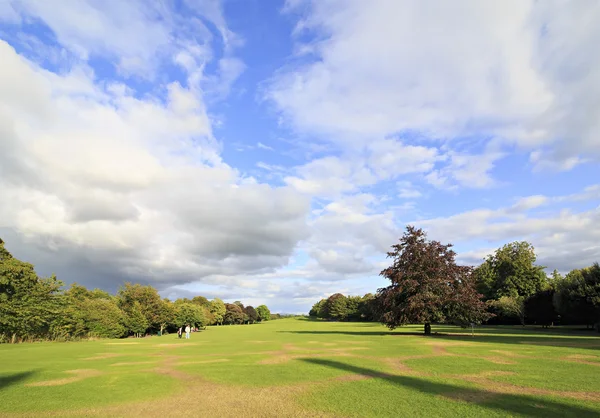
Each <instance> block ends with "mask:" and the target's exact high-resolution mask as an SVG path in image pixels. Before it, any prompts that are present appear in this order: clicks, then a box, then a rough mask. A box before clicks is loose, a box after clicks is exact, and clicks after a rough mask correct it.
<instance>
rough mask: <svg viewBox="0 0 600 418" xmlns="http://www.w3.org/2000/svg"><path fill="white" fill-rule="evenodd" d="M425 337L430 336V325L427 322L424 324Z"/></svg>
mask: <svg viewBox="0 0 600 418" xmlns="http://www.w3.org/2000/svg"><path fill="white" fill-rule="evenodd" d="M425 335H431V324H430V323H429V322H427V323H426V324H425Z"/></svg>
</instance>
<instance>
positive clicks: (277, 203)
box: [0, 41, 309, 287]
mask: <svg viewBox="0 0 600 418" xmlns="http://www.w3.org/2000/svg"><path fill="white" fill-rule="evenodd" d="M0 61H2V63H3V65H2V66H0V98H1V100H0V121H2V123H0V130H1V134H0V149H1V151H0V188H1V189H2V191H3V199H2V202H4V204H0V220H1V221H0V228H4V229H7V228H8V229H7V230H13V231H16V232H17V233H18V235H19V236H20V237H21V238H23V237H24V239H26V241H27V242H28V243H29V245H40V246H42V247H46V249H47V250H52V249H55V250H56V249H60V251H61V257H63V259H65V260H72V263H74V264H75V265H79V264H81V263H83V260H91V263H92V264H94V267H93V268H91V269H89V270H90V275H92V276H93V273H92V272H91V271H93V270H94V269H95V270H96V271H99V270H103V271H104V273H103V274H98V277H102V278H103V280H105V282H104V284H103V286H105V287H110V286H112V285H114V283H119V282H122V280H123V279H124V278H134V279H136V280H143V281H154V282H156V283H157V285H159V286H165V285H166V284H168V283H176V282H186V281H193V280H203V278H204V277H208V276H210V275H213V274H216V273H219V274H231V275H233V276H235V275H237V274H240V273H242V272H243V273H252V272H262V271H269V270H273V269H275V268H277V267H280V266H283V265H286V264H287V261H288V259H289V257H290V256H291V254H292V252H293V251H294V248H295V247H296V245H297V242H298V241H299V240H301V239H303V238H304V237H306V236H307V227H306V222H305V217H306V216H307V214H308V210H309V205H308V203H309V202H308V200H307V199H306V198H304V197H303V196H301V195H299V194H298V193H296V192H295V191H294V190H293V189H291V188H288V187H283V188H274V187H271V186H268V185H265V184H259V183H257V182H256V181H255V180H254V179H252V178H243V177H241V176H240V175H239V173H238V172H237V171H236V170H234V169H232V168H231V167H229V166H228V165H226V164H224V163H223V162H222V161H221V158H220V155H219V153H220V146H219V144H218V143H217V142H216V141H215V140H214V138H213V137H212V130H211V126H210V121H209V119H208V117H207V115H206V109H205V105H204V103H203V101H202V97H201V96H198V94H196V92H194V91H193V90H191V89H185V88H183V87H181V86H180V85H178V84H177V83H172V84H170V85H169V86H168V97H167V100H166V101H165V102H161V101H159V100H157V99H154V98H152V97H147V98H145V99H138V98H135V97H133V96H131V95H129V94H127V90H126V89H120V88H116V89H115V88H103V87H102V86H99V85H96V84H94V80H93V75H92V74H90V73H89V72H86V71H85V68H84V69H83V70H80V69H78V68H76V69H73V71H71V72H70V73H68V74H65V75H56V74H53V73H50V72H47V71H44V70H41V69H40V68H38V67H37V66H36V65H35V64H33V63H31V62H28V61H27V60H25V59H23V58H21V57H19V56H18V55H17V54H16V52H15V51H14V49H13V48H11V47H10V46H9V45H8V44H6V43H5V42H3V41H0ZM108 87H110V86H108ZM7 202H10V203H9V204H6V203H7ZM108 266H110V267H108ZM63 268H64V266H63ZM86 268H89V266H86ZM107 269H110V271H106V270H107ZM68 274H69V275H71V276H73V275H76V274H82V275H84V276H83V277H82V278H76V280H78V281H86V279H87V278H86V273H84V271H82V269H81V268H77V266H75V267H73V269H72V270H71V271H70V272H69V273H68ZM90 280H91V279H90ZM111 280H113V281H114V282H113V283H112V284H111V283H109V282H110V281H111ZM94 284H95V285H99V283H98V282H95V283H94Z"/></svg>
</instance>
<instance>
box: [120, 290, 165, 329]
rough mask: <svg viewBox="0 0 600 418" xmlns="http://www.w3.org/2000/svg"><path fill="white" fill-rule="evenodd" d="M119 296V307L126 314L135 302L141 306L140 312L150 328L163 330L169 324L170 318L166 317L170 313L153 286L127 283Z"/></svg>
mask: <svg viewBox="0 0 600 418" xmlns="http://www.w3.org/2000/svg"><path fill="white" fill-rule="evenodd" d="M117 296H118V298H119V306H120V308H121V309H123V311H125V312H129V311H130V310H131V309H132V306H133V305H134V304H135V302H137V303H138V304H139V309H140V312H141V313H142V315H144V318H146V323H147V324H148V328H152V329H155V330H161V329H162V328H163V326H164V324H165V323H166V322H168V319H169V318H166V317H165V315H167V316H168V311H166V310H165V306H164V302H163V300H162V299H161V297H160V295H159V294H158V291H157V290H156V289H155V288H153V287H152V286H143V285H141V284H139V283H135V284H131V283H125V285H124V286H123V287H121V288H120V289H119V292H118V294H117ZM145 331H146V330H144V332H145Z"/></svg>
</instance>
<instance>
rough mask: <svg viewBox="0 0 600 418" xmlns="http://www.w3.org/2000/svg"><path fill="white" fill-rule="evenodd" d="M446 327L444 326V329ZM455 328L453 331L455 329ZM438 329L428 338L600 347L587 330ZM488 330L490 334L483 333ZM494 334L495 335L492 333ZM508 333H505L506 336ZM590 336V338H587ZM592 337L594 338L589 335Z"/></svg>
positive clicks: (371, 333)
mask: <svg viewBox="0 0 600 418" xmlns="http://www.w3.org/2000/svg"><path fill="white" fill-rule="evenodd" d="M441 329H444V328H441ZM452 331H454V330H452ZM452 331H451V332H439V331H438V332H436V330H435V329H433V332H434V333H433V334H432V335H431V336H429V337H427V338H432V339H442V340H452V341H470V342H473V341H475V342H481V343H492V344H519V345H524V344H528V345H539V346H550V347H568V348H584V349H591V350H600V337H596V336H595V335H594V334H590V333H588V334H584V333H577V334H574V333H570V334H569V333H567V332H563V333H558V332H547V331H546V330H544V331H538V330H532V329H524V330H521V329H519V330H496V329H489V328H486V329H477V330H476V331H475V335H474V336H471V335H470V332H469V331H468V330H461V331H459V332H452ZM277 332H281V333H290V334H306V335H311V334H312V335H352V336H357V337H360V336H363V337H368V336H386V335H387V336H398V337H401V336H419V337H425V336H424V335H423V333H422V332H411V331H408V332H402V331H338V330H335V331H316V330H315V331H277ZM481 333H487V334H488V335H481ZM490 334H493V335H490ZM503 334H506V335H503ZM586 337H587V338H586ZM590 337H591V338H590Z"/></svg>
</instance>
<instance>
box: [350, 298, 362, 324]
mask: <svg viewBox="0 0 600 418" xmlns="http://www.w3.org/2000/svg"><path fill="white" fill-rule="evenodd" d="M361 302H362V297H360V296H347V297H346V310H347V312H348V316H347V319H348V320H350V321H360V319H361V315H360V304H361Z"/></svg>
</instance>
